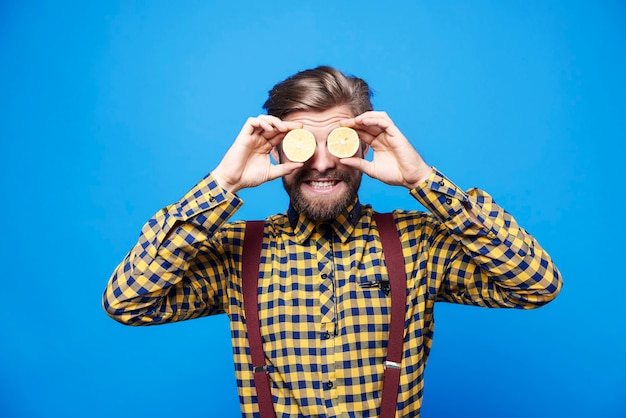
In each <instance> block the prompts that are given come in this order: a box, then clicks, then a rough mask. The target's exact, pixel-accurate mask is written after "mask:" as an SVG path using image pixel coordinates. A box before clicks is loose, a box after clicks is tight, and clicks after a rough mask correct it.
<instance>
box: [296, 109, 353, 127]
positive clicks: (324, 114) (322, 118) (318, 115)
mask: <svg viewBox="0 0 626 418" xmlns="http://www.w3.org/2000/svg"><path fill="white" fill-rule="evenodd" d="M354 116H355V115H354V114H353V113H352V110H350V108H349V107H348V106H337V107H332V108H330V109H328V110H323V111H321V112H318V111H305V110H299V111H296V112H292V113H290V114H289V115H287V116H286V117H285V120H286V121H291V122H300V123H302V124H303V125H304V126H305V127H308V128H324V127H328V126H331V125H336V124H337V123H338V122H339V121H341V120H343V119H350V118H353V117H354Z"/></svg>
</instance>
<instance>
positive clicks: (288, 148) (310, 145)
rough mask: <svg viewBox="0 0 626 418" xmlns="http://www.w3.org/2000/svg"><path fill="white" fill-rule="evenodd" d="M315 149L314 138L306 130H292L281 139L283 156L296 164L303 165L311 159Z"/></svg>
mask: <svg viewBox="0 0 626 418" xmlns="http://www.w3.org/2000/svg"><path fill="white" fill-rule="evenodd" d="M316 147H317V142H316V141H315V136H314V135H313V134H312V133H311V132H309V131H307V130H306V129H302V128H298V129H293V130H291V131H289V132H287V135H285V138H283V152H284V153H285V156H286V157H287V158H289V159H290V160H291V161H294V162H297V163H303V162H305V161H306V160H308V159H309V158H311V157H312V156H313V154H314V153H315V148H316Z"/></svg>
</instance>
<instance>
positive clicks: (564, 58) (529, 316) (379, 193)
mask: <svg viewBox="0 0 626 418" xmlns="http://www.w3.org/2000/svg"><path fill="white" fill-rule="evenodd" d="M302 3H305V2H294V1H274V2H249V3H246V2H237V1H179V2H165V1H155V0H153V1H118V2H116V1H102V2H85V1H81V2H79V1H64V2H53V1H26V0H23V1H11V0H5V1H3V2H2V3H0V92H1V94H0V118H1V123H0V143H1V149H0V158H1V159H2V163H1V164H0V186H1V191H2V193H0V199H1V205H0V208H1V210H2V214H3V219H4V222H3V223H4V227H3V231H4V234H3V235H4V236H3V239H2V240H1V242H0V246H1V247H0V249H1V251H0V257H1V259H2V260H3V263H2V264H3V268H2V273H1V274H0V278H1V279H2V281H1V282H0V283H2V290H0V294H1V295H2V302H1V303H0V321H1V334H0V335H1V336H0V416H1V417H7V418H9V417H10V418H13V417H113V416H115V417H136V416H141V417H144V416H154V417H165V416H193V417H197V416H238V414H239V412H238V411H239V409H238V408H239V407H238V399H237V394H236V388H235V382H234V371H233V365H232V357H231V351H230V341H229V332H228V324H227V318H226V317H223V316H222V317H214V318H206V319H200V320H196V321H190V322H188V323H180V324H174V325H166V326H162V327H152V328H126V327H123V326H121V325H119V324H117V323H115V322H113V321H112V320H110V319H108V318H107V317H106V316H105V314H104V313H103V311H102V309H101V308H100V297H101V293H102V290H103V289H104V286H105V283H106V281H107V279H108V276H109V274H110V273H111V271H112V270H113V268H114V267H115V265H116V264H117V263H118V262H119V261H120V260H121V259H122V257H123V256H124V254H125V253H126V251H127V250H128V249H129V248H130V247H131V246H132V244H133V243H134V241H135V240H136V238H137V235H138V233H139V229H140V228H141V226H142V224H143V223H144V222H145V220H147V219H148V218H149V217H150V216H151V215H152V214H153V213H154V212H156V211H157V210H158V209H159V208H161V207H162V206H164V205H166V204H168V203H170V202H172V201H174V200H176V199H178V198H179V197H180V196H181V195H182V194H183V193H185V192H186V191H187V190H188V189H189V188H190V187H191V186H192V185H193V184H194V183H195V182H196V181H197V180H199V179H200V178H201V177H202V176H203V175H204V174H205V173H206V172H208V171H209V170H211V169H212V168H213V167H214V166H215V165H216V164H217V163H218V161H219V159H220V158H221V155H222V154H223V152H224V151H225V150H226V149H227V147H228V146H229V144H230V143H231V141H232V140H233V139H234V137H235V135H236V134H237V133H238V131H239V129H240V127H241V125H242V124H243V122H244V121H245V119H246V118H247V117H248V116H253V115H257V114H259V113H261V111H262V110H261V104H262V103H263V101H264V100H265V97H266V93H267V90H268V89H269V88H271V86H272V85H273V84H274V83H275V82H277V81H279V80H281V79H283V78H284V77H286V76H288V75H290V74H292V73H293V72H295V71H298V70H302V69H305V68H309V67H312V66H316V65H319V64H330V65H334V66H336V67H338V68H340V69H342V70H344V71H346V72H348V73H353V74H356V75H358V76H361V77H363V78H365V79H366V80H367V81H368V82H369V83H370V84H371V85H372V87H373V88H374V89H375V91H376V96H375V97H374V103H375V106H376V108H378V109H380V110H385V111H387V112H388V113H389V114H390V115H391V117H392V118H393V119H394V121H395V122H396V124H397V125H398V126H399V127H400V129H401V130H402V131H403V132H404V133H405V135H406V136H407V137H408V138H410V139H411V141H412V142H413V143H414V144H415V146H416V148H417V149H418V150H419V151H420V152H421V153H422V155H423V156H424V157H425V159H426V160H427V161H428V162H429V163H431V164H433V165H435V166H437V167H438V168H440V169H441V170H443V171H444V172H445V173H446V174H447V175H448V176H449V177H451V178H452V179H453V180H454V181H455V182H456V183H458V184H459V185H460V186H462V187H464V188H469V187H473V186H479V187H481V188H483V189H485V190H487V191H489V192H490V193H491V194H492V195H493V196H494V197H495V199H496V200H497V201H498V202H499V203H500V204H501V205H502V206H504V207H505V208H507V209H508V210H509V211H510V212H511V213H513V215H514V216H515V217H516V218H517V219H518V221H519V222H520V223H521V224H522V225H524V226H525V227H526V228H527V229H528V230H529V231H530V232H531V233H533V234H534V235H535V236H536V237H537V238H538V239H539V241H540V242H541V243H542V245H543V246H544V247H545V248H547V249H548V251H549V252H550V253H551V255H552V256H553V258H554V259H555V261H556V263H557V265H558V266H559V268H560V269H561V272H562V273H563V276H564V280H565V287H564V289H563V291H562V293H561V295H560V296H559V298H557V300H556V301H555V302H553V303H552V304H550V305H548V306H546V307H545V308H542V309H539V310H536V311H531V312H520V311H507V310H487V309H479V308H471V307H462V306H451V305H447V304H440V305H438V308H437V321H438V322H437V332H436V336H435V343H434V348H433V351H432V358H431V360H430V363H429V365H428V368H427V376H426V379H427V380H426V394H425V400H424V408H423V415H422V416H423V417H424V418H429V417H431V418H432V417H451V416H464V417H481V418H489V417H494V418H496V417H497V418H500V417H525V418H526V417H534V418H542V417H554V416H568V417H604V418H612V417H615V418H617V417H624V416H626V401H625V399H626V397H625V396H624V392H625V391H626V360H625V359H626V343H625V342H624V337H625V336H626V327H625V326H624V322H623V312H624V302H623V295H622V294H621V290H622V289H621V288H622V283H623V280H624V273H623V271H622V269H621V267H620V266H621V264H623V261H624V255H623V251H622V250H621V245H623V242H622V241H621V238H619V237H620V236H621V233H620V232H619V231H620V230H621V229H620V228H621V226H620V225H621V224H620V222H621V221H620V219H621V218H620V216H621V215H622V212H623V201H624V197H623V195H624V174H623V171H622V167H623V161H624V159H625V158H624V157H625V155H624V151H623V147H622V143H623V142H624V140H625V139H626V128H625V120H626V117H625V116H626V99H625V98H626V82H625V79H626V77H625V74H626V5H625V4H624V2H623V1H617V0H616V1H608V0H599V1H594V2H591V1H586V2H585V1H565V0H563V1H526V2H518V1H473V2H463V1H438V2H434V1H397V2H379V1H376V2H374V1H372V2H367V1H360V2H348V1H317V2H306V3H311V4H313V3H314V4H315V5H309V6H307V5H302ZM385 3H386V4H385ZM241 196H242V197H243V198H244V200H245V201H246V205H245V206H244V207H243V208H242V209H241V210H240V212H238V213H237V214H236V217H238V218H242V219H247V218H259V217H262V216H265V215H268V214H270V213H274V212H277V211H283V210H284V209H285V206H286V203H287V201H286V199H285V198H284V193H283V191H282V186H281V184H280V182H279V181H275V182H272V183H271V184H266V185H264V186H263V187H261V188H258V189H255V190H245V191H243V192H242V193H241ZM268 196H271V198H268ZM361 199H362V200H363V201H364V202H368V203H372V204H374V205H375V206H376V207H377V208H378V209H379V210H391V209H393V208H395V207H404V208H411V207H415V205H416V204H415V202H414V201H413V200H412V199H411V198H410V197H409V196H408V195H407V194H406V192H405V191H404V190H400V189H397V188H391V187H389V186H385V185H382V184H379V183H377V182H375V181H372V180H370V179H368V180H366V181H364V184H363V189H362V193H361ZM218 412H219V414H218Z"/></svg>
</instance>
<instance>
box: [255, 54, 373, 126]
mask: <svg viewBox="0 0 626 418" xmlns="http://www.w3.org/2000/svg"><path fill="white" fill-rule="evenodd" d="M371 97H372V91H371V90H370V88H369V86H368V85H367V83H366V82H365V81H364V80H362V79H360V78H358V77H353V76H346V75H344V74H343V73H342V72H340V71H339V70H337V69H335V68H332V67H328V66H320V67H317V68H313V69H310V70H304V71H301V72H299V73H296V74H294V75H292V76H291V77H289V78H287V79H285V80H284V81H281V82H280V83H278V84H276V85H275V86H274V87H273V88H272V89H271V90H270V91H269V98H268V99H267V101H266V102H265V104H264V105H263V109H265V110H266V111H267V114H268V115H272V116H276V117H277V118H280V119H284V118H285V117H286V116H287V115H289V114H290V113H292V112H296V111H302V110H304V111H324V110H328V109H330V108H332V107H335V106H344V105H345V106H348V107H349V108H350V109H351V110H352V112H353V113H354V116H358V115H360V114H361V113H363V112H367V111H368V110H372V109H373V107H372V102H371Z"/></svg>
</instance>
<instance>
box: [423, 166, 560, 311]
mask: <svg viewBox="0 0 626 418" xmlns="http://www.w3.org/2000/svg"><path fill="white" fill-rule="evenodd" d="M411 194H412V195H413V196H414V197H415V198H416V199H417V200H419V201H420V203H422V204H423V205H424V206H425V207H426V208H427V209H428V210H429V211H430V212H431V213H432V214H433V215H434V216H435V217H436V218H437V219H438V220H439V222H440V231H439V233H438V234H436V238H435V239H434V241H433V242H432V244H431V246H430V252H431V254H430V256H429V260H430V263H431V267H430V268H431V275H432V277H431V278H433V280H435V282H436V288H437V299H439V300H444V301H448V302H453V303H461V304H466V305H477V306H485V307H514V308H523V309H532V308H536V307H539V306H542V305H544V304H546V303H548V302H550V301H551V300H553V299H554V298H555V297H556V296H557V295H558V293H559V291H560V289H561V286H562V280H561V275H560V273H559V271H558V269H557V268H556V266H555V265H554V263H553V262H552V259H551V258H550V256H549V255H548V253H547V252H546V251H544V250H543V248H541V246H540V245H539V243H538V242H537V241H536V240H535V239H534V238H533V237H532V236H531V235H530V234H529V233H528V232H526V231H525V230H524V229H523V228H521V227H520V226H519V225H518V224H517V222H516V221H515V219H514V218H513V217H512V216H511V215H510V214H509V213H507V212H506V211H505V210H504V209H502V208H501V207H500V206H498V205H497V204H496V203H495V202H494V200H493V199H492V197H491V196H490V195H489V194H487V193H486V192H484V191H482V190H480V189H470V190H469V191H468V192H464V191H463V190H461V189H460V188H459V187H458V186H456V185H455V184H454V183H453V182H451V181H450V180H449V179H448V178H446V177H445V176H444V175H443V174H442V173H441V172H439V171H438V170H437V169H434V170H433V172H432V174H431V176H430V177H429V178H428V180H426V181H425V182H424V183H423V184H422V185H420V187H418V188H417V189H414V190H412V191H411ZM470 214H472V215H473V217H472V216H471V215H470ZM477 221H478V222H477Z"/></svg>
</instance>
